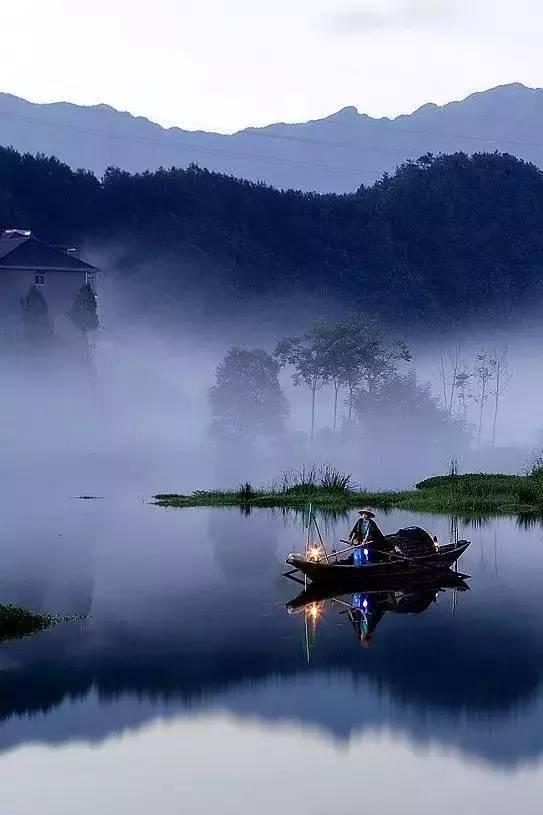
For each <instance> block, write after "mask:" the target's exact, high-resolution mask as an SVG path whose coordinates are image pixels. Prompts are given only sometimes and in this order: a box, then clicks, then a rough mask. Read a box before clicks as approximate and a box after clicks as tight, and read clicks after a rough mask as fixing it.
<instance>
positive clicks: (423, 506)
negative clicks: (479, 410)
mask: <svg viewBox="0 0 543 815" xmlns="http://www.w3.org/2000/svg"><path fill="white" fill-rule="evenodd" d="M154 501H155V504H156V505H158V506H161V507H172V508H179V509H182V508H189V507H240V508H242V509H249V508H252V507H254V508H255V509H256V508H258V507H261V508H269V509H271V508H284V509H300V508H302V507H305V506H306V505H307V504H308V503H309V502H311V503H312V504H313V506H314V508H315V509H321V510H330V511H341V510H348V509H351V508H355V507H359V506H371V507H373V508H374V509H380V510H383V511H385V512H386V511H387V510H393V509H402V510H406V511H409V512H431V513H435V514H448V515H451V514H452V515H457V514H461V515H543V469H540V468H539V467H538V468H534V469H533V470H532V471H531V472H529V473H528V474H526V475H507V474H486V473H467V474H463V475H458V474H457V473H455V472H453V473H451V474H450V475H444V476H435V477H432V478H427V479H426V480H424V481H421V482H419V483H418V484H416V485H415V487H414V489H411V490H400V491H394V490H389V491H383V492H372V491H368V490H364V489H361V488H360V487H357V486H355V485H353V484H351V478H350V476H347V475H342V474H340V473H338V472H337V471H335V470H334V469H333V468H330V467H318V468H312V469H310V470H309V471H300V472H299V473H296V474H290V475H289V474H287V475H286V476H283V479H282V482H281V483H280V484H275V485H272V486H271V487H269V488H261V489H255V488H253V487H252V486H251V485H250V484H248V483H247V484H243V485H240V487H239V489H237V490H224V491H223V490H209V491H204V490H197V491H195V492H193V493H192V494H191V495H181V494H169V493H162V494H158V495H155V496H154Z"/></svg>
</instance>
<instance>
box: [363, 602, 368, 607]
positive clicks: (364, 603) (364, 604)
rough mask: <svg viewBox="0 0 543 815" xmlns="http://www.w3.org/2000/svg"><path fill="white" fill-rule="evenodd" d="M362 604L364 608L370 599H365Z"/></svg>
mask: <svg viewBox="0 0 543 815" xmlns="http://www.w3.org/2000/svg"><path fill="white" fill-rule="evenodd" d="M362 606H363V607H364V608H367V607H368V601H367V600H364V602H363V603H362Z"/></svg>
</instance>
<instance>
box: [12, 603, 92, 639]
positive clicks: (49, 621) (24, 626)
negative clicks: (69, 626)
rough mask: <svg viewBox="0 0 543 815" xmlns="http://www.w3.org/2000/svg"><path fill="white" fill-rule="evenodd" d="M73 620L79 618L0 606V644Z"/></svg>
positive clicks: (17, 607)
mask: <svg viewBox="0 0 543 815" xmlns="http://www.w3.org/2000/svg"><path fill="white" fill-rule="evenodd" d="M75 619H81V617H59V616H57V615H55V614H43V613H40V612H35V611H28V609H26V608H20V607H19V606H12V605H2V604H0V642H5V641H7V640H18V639H22V637H28V636H30V635H31V634H37V633H38V632H39V631H45V630H46V629H47V628H51V627H52V626H54V625H57V624H58V623H61V622H68V621H69V620H75Z"/></svg>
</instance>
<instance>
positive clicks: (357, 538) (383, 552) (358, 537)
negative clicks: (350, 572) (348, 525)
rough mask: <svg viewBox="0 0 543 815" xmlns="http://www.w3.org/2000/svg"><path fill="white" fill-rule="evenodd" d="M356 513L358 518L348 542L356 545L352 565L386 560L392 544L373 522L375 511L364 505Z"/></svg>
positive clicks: (391, 549)
mask: <svg viewBox="0 0 543 815" xmlns="http://www.w3.org/2000/svg"><path fill="white" fill-rule="evenodd" d="M358 514H359V515H360V518H359V519H358V520H357V522H356V523H355V525H354V526H353V528H352V530H351V534H350V535H349V543H352V544H353V545H354V546H355V547H356V548H355V550H354V552H353V563H354V565H355V566H362V565H363V564H364V563H368V562H369V561H371V562H373V563H375V562H377V561H379V560H386V558H387V555H388V554H389V553H390V552H392V551H393V549H394V546H393V544H391V543H390V541H389V540H387V538H386V537H385V536H384V535H383V533H382V532H381V530H380V529H379V527H378V526H377V524H376V523H375V521H374V518H375V513H374V512H372V511H371V509H368V508H367V507H365V508H364V509H361V510H359V513H358Z"/></svg>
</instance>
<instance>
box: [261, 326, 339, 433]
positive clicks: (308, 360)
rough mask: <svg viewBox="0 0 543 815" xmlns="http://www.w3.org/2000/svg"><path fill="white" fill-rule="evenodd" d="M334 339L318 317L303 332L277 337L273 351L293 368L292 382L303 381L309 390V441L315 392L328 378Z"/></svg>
mask: <svg viewBox="0 0 543 815" xmlns="http://www.w3.org/2000/svg"><path fill="white" fill-rule="evenodd" d="M334 341H335V339H334V336H333V332H331V330H330V326H329V324H328V323H327V322H326V321H325V320H318V321H317V322H316V323H315V324H314V325H313V327H312V328H311V329H310V330H309V331H308V332H307V333H306V334H304V335H303V336H301V337H285V338H284V339H282V340H280V341H279V342H278V343H277V346H276V348H275V351H274V355H275V356H276V357H277V359H278V360H279V363H280V364H281V365H282V366H287V365H290V366H292V367H293V368H294V372H293V374H292V381H293V382H294V384H295V385H305V386H306V387H307V388H308V389H309V391H310V393H311V429H310V441H311V443H313V440H314V438H315V407H316V395H317V391H318V390H320V389H321V388H322V387H323V386H324V385H325V384H326V383H327V382H329V381H330V368H329V362H328V354H329V349H330V346H331V345H332V344H333V343H334Z"/></svg>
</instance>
